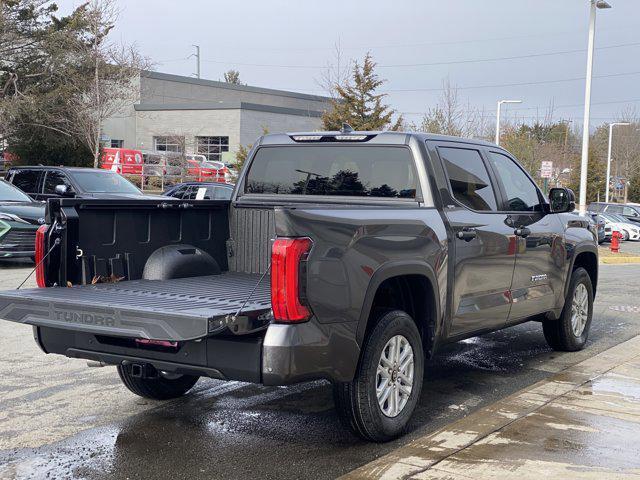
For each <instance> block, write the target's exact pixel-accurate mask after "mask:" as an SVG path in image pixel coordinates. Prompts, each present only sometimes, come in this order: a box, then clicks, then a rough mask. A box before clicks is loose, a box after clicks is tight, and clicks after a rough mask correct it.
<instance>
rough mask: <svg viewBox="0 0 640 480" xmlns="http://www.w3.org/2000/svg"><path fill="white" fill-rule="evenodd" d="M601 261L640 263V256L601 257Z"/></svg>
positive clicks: (609, 262)
mask: <svg viewBox="0 0 640 480" xmlns="http://www.w3.org/2000/svg"><path fill="white" fill-rule="evenodd" d="M600 263H608V264H622V263H640V257H637V256H634V257H600Z"/></svg>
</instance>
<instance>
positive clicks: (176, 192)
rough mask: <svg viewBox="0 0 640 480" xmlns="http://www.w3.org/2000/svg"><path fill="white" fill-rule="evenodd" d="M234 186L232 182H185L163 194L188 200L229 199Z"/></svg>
mask: <svg viewBox="0 0 640 480" xmlns="http://www.w3.org/2000/svg"><path fill="white" fill-rule="evenodd" d="M233 187H234V186H233V185H231V184H230V183H218V182H185V183H179V184H178V185H175V186H173V187H171V188H169V189H168V190H166V191H165V192H164V193H163V195H166V196H168V197H175V198H183V199H187V200H229V199H230V198H231V194H232V193H233Z"/></svg>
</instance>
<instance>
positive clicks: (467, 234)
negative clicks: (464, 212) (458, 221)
mask: <svg viewBox="0 0 640 480" xmlns="http://www.w3.org/2000/svg"><path fill="white" fill-rule="evenodd" d="M477 236H478V232H477V231H476V230H475V229H473V228H463V229H462V230H460V231H458V233H456V237H458V238H459V239H460V240H464V241H465V242H470V241H471V240H473V239H474V238H476V237H477Z"/></svg>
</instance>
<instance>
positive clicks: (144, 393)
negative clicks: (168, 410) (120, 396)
mask: <svg viewBox="0 0 640 480" xmlns="http://www.w3.org/2000/svg"><path fill="white" fill-rule="evenodd" d="M117 369H118V375H119V376H120V380H122V383H124V386H125V387H127V388H128V389H129V390H130V391H131V392H133V393H135V394H136V395H138V396H140V397H144V398H150V399H152V400H170V399H172V398H178V397H181V396H182V395H184V394H185V393H187V392H188V391H189V390H191V387H193V386H194V385H195V384H196V382H197V381H198V379H199V378H200V377H197V376H194V375H169V374H167V375H164V374H163V373H161V372H158V371H156V374H155V376H143V375H137V374H136V375H134V373H133V371H132V365H118V366H117Z"/></svg>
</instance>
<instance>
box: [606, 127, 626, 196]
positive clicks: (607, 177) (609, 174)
mask: <svg viewBox="0 0 640 480" xmlns="http://www.w3.org/2000/svg"><path fill="white" fill-rule="evenodd" d="M616 125H630V123H629V122H614V123H610V124H609V153H608V154H607V176H606V177H605V178H606V183H605V186H606V193H605V194H604V201H605V203H609V190H610V189H611V187H610V186H609V179H610V178H611V143H612V142H611V141H612V140H613V127H615V126H616Z"/></svg>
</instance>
